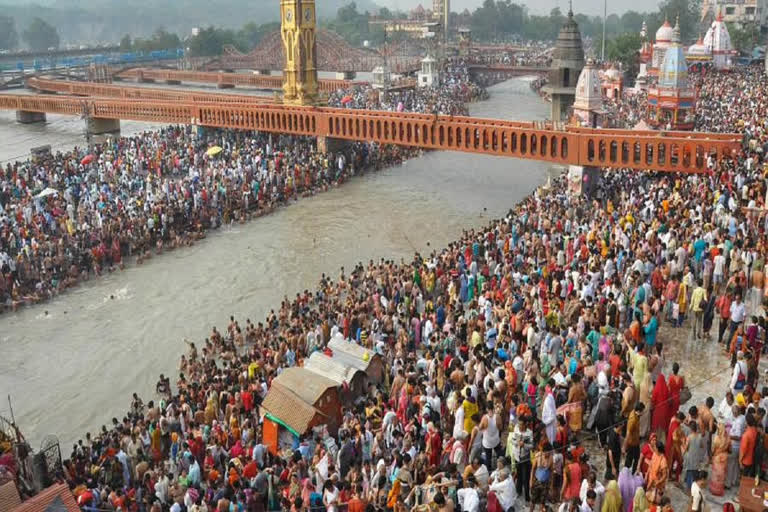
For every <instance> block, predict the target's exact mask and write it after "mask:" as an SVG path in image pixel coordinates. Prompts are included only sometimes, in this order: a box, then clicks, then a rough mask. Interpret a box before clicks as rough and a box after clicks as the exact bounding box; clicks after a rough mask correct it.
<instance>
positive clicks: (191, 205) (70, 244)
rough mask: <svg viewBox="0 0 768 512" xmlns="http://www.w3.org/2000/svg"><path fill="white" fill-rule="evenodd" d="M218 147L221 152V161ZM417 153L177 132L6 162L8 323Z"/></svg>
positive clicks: (2, 201)
mask: <svg viewBox="0 0 768 512" xmlns="http://www.w3.org/2000/svg"><path fill="white" fill-rule="evenodd" d="M214 146H217V147H220V148H221V152H220V153H218V154H216V155H213V156H211V155H209V154H208V153H207V151H208V150H209V149H210V148H211V147H214ZM413 154H414V153H413V151H412V150H408V149H405V148H397V147H390V146H386V147H381V146H378V145H375V144H367V143H366V144H364V143H358V144H354V145H352V146H350V147H348V148H347V149H345V150H344V151H342V152H338V153H337V154H329V155H322V154H320V153H318V152H316V151H315V143H314V140H310V139H309V138H302V137H287V136H280V137H278V136H274V137H272V136H269V135H267V134H258V133H248V132H235V131H229V132H227V131H208V132H205V133H203V134H200V133H198V132H197V131H196V130H193V129H192V128H191V127H169V128H165V129H163V130H160V131H156V132H146V133H143V134H141V135H137V136H133V137H125V138H120V139H117V140H114V141H112V142H109V143H106V144H104V145H101V146H97V147H95V148H94V149H93V150H92V151H91V152H89V151H88V150H87V149H84V148H75V149H73V150H72V151H67V152H60V153H56V154H55V155H50V156H48V157H41V158H36V159H31V160H28V161H25V162H13V163H8V164H7V165H6V166H5V167H4V168H2V167H0V272H1V273H2V279H0V312H1V311H2V310H3V309H14V310H15V309H16V308H17V307H18V306H20V305H24V304H31V303H37V302H41V301H44V300H47V299H49V298H50V297H52V296H54V295H56V294H58V293H59V292H60V291H62V290H64V289H66V288H69V287H71V286H74V285H76V284H77V283H79V282H81V281H82V280H86V279H89V278H90V277H91V276H93V275H99V274H101V273H102V272H105V271H107V272H108V271H111V270H114V269H116V268H122V267H123V265H124V261H125V259H126V258H134V257H135V259H136V261H137V263H142V262H143V261H144V260H146V259H147V258H150V257H151V256H152V255H153V254H160V253H161V252H163V251H164V250H173V249H174V248H176V247H180V246H184V245H189V244H192V243H194V242H195V241H196V240H198V239H200V238H203V237H204V236H205V233H206V231H207V230H209V229H212V228H218V227H220V226H222V225H224V226H227V225H230V224H232V223H234V222H245V221H246V220H248V219H249V218H251V217H253V216H259V215H262V214H264V213H267V212H269V211H271V210H272V209H274V208H275V207H277V206H280V205H284V204H287V203H288V202H290V201H291V200H293V199H295V198H298V197H300V196H303V195H309V194H313V193H316V192H318V191H322V190H325V189H327V188H328V187H331V186H335V185H337V184H339V183H340V182H342V181H344V180H345V179H347V178H348V177H350V176H352V175H354V174H356V173H358V172H361V171H364V170H365V169H370V168H373V169H378V168H382V167H388V166H390V165H395V164H397V163H399V162H400V161H402V159H403V158H406V157H408V156H412V155H413ZM86 158H88V159H86ZM88 160H90V161H88Z"/></svg>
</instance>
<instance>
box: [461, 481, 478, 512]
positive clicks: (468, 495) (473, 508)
mask: <svg viewBox="0 0 768 512" xmlns="http://www.w3.org/2000/svg"><path fill="white" fill-rule="evenodd" d="M476 487H477V482H476V481H475V477H474V476H473V475H470V476H469V477H468V478H467V481H466V482H465V483H464V488H463V489H459V490H458V491H456V497H457V498H458V499H459V509H460V510H461V512H480V495H479V494H477V489H476Z"/></svg>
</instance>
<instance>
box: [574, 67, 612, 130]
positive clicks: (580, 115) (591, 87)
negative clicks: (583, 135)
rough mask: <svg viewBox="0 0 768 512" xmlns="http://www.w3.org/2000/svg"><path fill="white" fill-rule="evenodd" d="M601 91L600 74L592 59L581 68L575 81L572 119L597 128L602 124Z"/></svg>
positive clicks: (580, 123) (582, 124)
mask: <svg viewBox="0 0 768 512" xmlns="http://www.w3.org/2000/svg"><path fill="white" fill-rule="evenodd" d="M604 114H605V112H604V110H603V91H602V86H601V81H600V74H599V71H598V69H597V68H596V67H595V65H594V63H593V62H592V60H591V59H590V60H588V61H587V64H586V66H584V69H582V70H581V74H580V75H579V81H578V82H577V83H576V98H575V100H574V102H573V117H574V121H575V122H576V123H578V124H579V125H581V126H585V127H589V128H598V127H601V126H602V125H603V115H604Z"/></svg>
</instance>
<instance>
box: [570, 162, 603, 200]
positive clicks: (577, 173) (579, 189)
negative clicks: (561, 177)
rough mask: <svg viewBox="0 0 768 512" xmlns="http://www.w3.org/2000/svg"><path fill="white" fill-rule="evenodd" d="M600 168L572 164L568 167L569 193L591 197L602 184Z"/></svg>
mask: <svg viewBox="0 0 768 512" xmlns="http://www.w3.org/2000/svg"><path fill="white" fill-rule="evenodd" d="M600 179H601V174H600V168H599V167H590V166H581V165H571V166H569V167H568V193H569V194H571V195H574V196H584V197H589V198H591V197H592V196H593V195H594V193H595V191H596V190H597V187H598V186H599V185H600Z"/></svg>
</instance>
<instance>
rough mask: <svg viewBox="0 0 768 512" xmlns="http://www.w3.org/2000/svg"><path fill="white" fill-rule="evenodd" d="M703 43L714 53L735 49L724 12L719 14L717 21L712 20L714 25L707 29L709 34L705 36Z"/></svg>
mask: <svg viewBox="0 0 768 512" xmlns="http://www.w3.org/2000/svg"><path fill="white" fill-rule="evenodd" d="M703 43H704V46H706V47H707V48H709V49H710V51H712V53H715V52H730V51H732V50H733V44H731V34H729V33H728V27H727V26H726V25H725V22H724V21H723V16H722V14H718V15H717V18H716V19H715V21H713V22H712V25H711V26H710V27H709V29H708V30H707V34H706V35H705V36H704V41H703Z"/></svg>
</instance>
